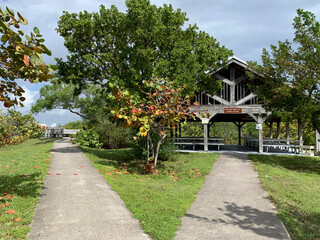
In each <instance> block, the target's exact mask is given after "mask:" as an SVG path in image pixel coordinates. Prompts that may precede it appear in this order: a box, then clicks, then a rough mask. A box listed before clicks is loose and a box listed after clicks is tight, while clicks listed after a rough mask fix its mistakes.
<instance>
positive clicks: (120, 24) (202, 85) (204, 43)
mask: <svg viewBox="0 0 320 240" xmlns="http://www.w3.org/2000/svg"><path fill="white" fill-rule="evenodd" d="M126 5H127V8H128V9H127V11H126V13H122V12H119V10H118V9H117V8H116V7H115V6H111V8H110V9H106V8H105V6H103V5H101V6H100V10H99V12H94V13H88V12H86V11H84V12H80V13H79V14H76V13H72V14H70V13H68V12H64V13H63V15H62V16H61V17H60V20H59V22H58V28H57V31H58V33H59V34H60V35H61V36H62V37H63V38H64V39H65V46H66V47H67V49H68V51H69V53H70V55H69V56H67V60H65V61H64V60H62V59H58V60H57V66H58V75H59V77H60V81H63V82H66V83H73V84H74V85H75V86H76V88H75V93H76V94H80V93H81V90H82V89H84V88H87V87H88V86H89V85H91V84H94V85H98V86H99V87H100V89H102V90H104V91H106V92H108V91H110V89H109V86H110V85H111V86H112V85H113V84H114V85H117V86H120V87H121V88H125V89H127V90H129V91H130V92H134V91H136V92H139V90H138V89H139V88H141V87H143V83H142V82H143V80H144V79H150V78H151V77H152V74H154V73H155V74H157V75H158V76H165V77H168V78H169V79H170V81H174V82H175V83H176V85H186V88H185V91H186V92H188V93H191V92H192V93H193V92H194V91H196V90H203V89H208V88H209V90H212V91H213V92H214V91H215V90H217V88H218V87H219V86H220V85H219V82H218V81H214V80H213V79H212V77H211V76H210V75H209V74H208V72H210V71H213V70H215V69H217V68H219V67H221V66H224V64H225V63H226V61H227V58H228V56H230V55H231V54H232V52H231V51H230V50H228V49H226V48H225V47H224V46H222V47H221V46H220V45H219V43H218V42H217V41H216V39H214V38H213V37H211V36H209V34H207V33H205V32H202V31H198V28H197V26H196V25H190V26H188V27H186V28H184V25H185V22H186V21H187V20H188V19H187V18H186V14H185V13H183V12H181V10H174V9H173V8H172V6H171V5H163V7H157V6H155V5H151V4H150V1H149V0H127V1H126Z"/></svg>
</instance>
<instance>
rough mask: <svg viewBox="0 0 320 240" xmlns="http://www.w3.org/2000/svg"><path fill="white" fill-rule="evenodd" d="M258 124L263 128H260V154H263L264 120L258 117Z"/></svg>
mask: <svg viewBox="0 0 320 240" xmlns="http://www.w3.org/2000/svg"><path fill="white" fill-rule="evenodd" d="M258 124H259V125H260V126H261V127H259V153H263V134H262V124H263V119H262V118H261V117H260V116H259V117H258Z"/></svg>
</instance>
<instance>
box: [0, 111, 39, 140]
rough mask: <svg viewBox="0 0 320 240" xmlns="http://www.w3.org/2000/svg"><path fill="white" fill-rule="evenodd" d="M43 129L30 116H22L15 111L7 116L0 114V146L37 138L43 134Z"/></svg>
mask: <svg viewBox="0 0 320 240" xmlns="http://www.w3.org/2000/svg"><path fill="white" fill-rule="evenodd" d="M43 131H44V130H43V129H42V128H41V127H40V126H39V125H38V122H36V121H35V119H34V117H33V116H32V115H30V114H26V115H22V114H21V113H20V112H18V111H15V110H8V113H7V114H2V113H1V112H0V145H11V144H17V143H20V142H23V141H25V140H26V139H31V138H37V137H40V136H41V135H42V134H43Z"/></svg>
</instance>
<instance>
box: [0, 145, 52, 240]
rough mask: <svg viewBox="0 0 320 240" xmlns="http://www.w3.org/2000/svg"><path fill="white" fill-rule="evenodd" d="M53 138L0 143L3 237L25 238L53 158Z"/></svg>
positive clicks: (0, 232) (0, 237)
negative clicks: (13, 143)
mask: <svg viewBox="0 0 320 240" xmlns="http://www.w3.org/2000/svg"><path fill="white" fill-rule="evenodd" d="M52 145H53V140H52V139H41V140H40V139H31V140H27V141H25V142H23V143H20V144H17V145H12V146H1V147H0V239H14V240H16V239H25V238H26V237H27V234H28V232H29V231H30V224H31V222H32V220H33V217H34V213H35V208H36V205H37V203H38V201H39V199H40V194H41V189H42V187H43V182H44V180H45V178H46V176H47V171H48V166H49V164H50V161H51V153H50V151H51V149H52Z"/></svg>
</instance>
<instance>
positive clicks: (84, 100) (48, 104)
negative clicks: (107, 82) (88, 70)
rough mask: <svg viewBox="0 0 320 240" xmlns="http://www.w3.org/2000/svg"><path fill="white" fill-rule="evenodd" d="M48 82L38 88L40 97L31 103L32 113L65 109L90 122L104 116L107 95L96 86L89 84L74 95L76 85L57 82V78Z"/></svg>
mask: <svg viewBox="0 0 320 240" xmlns="http://www.w3.org/2000/svg"><path fill="white" fill-rule="evenodd" d="M50 83H51V84H48V85H45V86H43V87H42V88H41V89H40V98H39V99H38V100H37V101H36V102H35V103H34V104H33V105H32V107H31V112H32V113H39V112H45V111H48V110H53V109H66V110H69V111H70V112H72V113H74V114H77V115H78V116H80V117H81V118H83V119H85V120H88V121H90V122H92V123H97V122H99V121H100V120H101V119H102V118H105V117H106V111H107V109H106V107H107V103H106V98H107V97H108V96H105V95H101V94H100V93H98V90H99V87H98V86H95V85H90V86H88V87H87V88H86V89H83V90H82V94H81V95H74V90H75V88H76V85H73V84H71V83H69V84H68V83H63V82H62V83H59V82H58V80H57V79H53V80H51V81H50Z"/></svg>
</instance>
